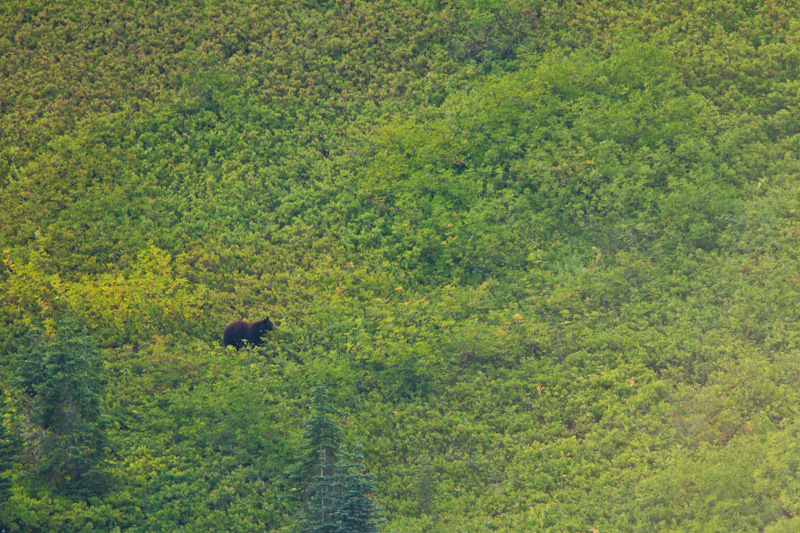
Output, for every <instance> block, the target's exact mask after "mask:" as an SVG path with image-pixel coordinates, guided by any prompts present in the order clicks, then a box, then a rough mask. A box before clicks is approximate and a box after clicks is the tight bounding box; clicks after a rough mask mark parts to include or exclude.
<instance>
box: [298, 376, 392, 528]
mask: <svg viewBox="0 0 800 533" xmlns="http://www.w3.org/2000/svg"><path fill="white" fill-rule="evenodd" d="M310 408H311V416H310V417H309V419H308V420H307V421H306V423H305V432H304V433H303V437H304V438H305V440H306V443H305V444H304V445H303V446H302V447H301V450H302V451H303V452H304V453H303V454H302V455H301V456H300V457H298V463H297V464H298V467H297V470H298V472H299V473H300V474H304V475H305V478H304V479H305V483H304V486H305V491H304V494H305V496H306V502H305V507H304V509H303V517H302V520H301V528H302V531H304V532H308V533H345V532H371V531H377V530H378V529H377V528H378V523H379V519H380V516H379V512H378V507H377V506H376V505H375V502H374V501H373V500H372V499H371V498H370V494H371V493H372V492H373V490H374V488H375V484H376V482H375V476H374V475H372V474H368V473H366V472H365V467H364V463H363V456H362V454H361V446H360V445H358V446H357V447H356V448H355V450H354V451H352V452H347V451H345V450H343V449H342V448H341V439H342V432H341V429H340V428H339V426H338V424H337V423H336V421H335V420H334V419H333V416H332V415H333V413H334V410H333V408H332V407H331V405H330V402H329V400H328V391H327V389H325V387H323V386H321V385H317V386H316V387H315V388H314V390H313V391H312V401H311V404H310Z"/></svg>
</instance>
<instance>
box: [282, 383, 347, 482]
mask: <svg viewBox="0 0 800 533" xmlns="http://www.w3.org/2000/svg"><path fill="white" fill-rule="evenodd" d="M309 408H310V410H311V416H310V417H309V418H308V420H306V421H305V424H304V425H305V430H304V431H303V439H304V441H305V443H304V444H303V445H302V446H300V452H301V453H300V456H299V457H298V458H297V466H296V472H295V476H294V477H295V481H296V482H297V483H298V484H300V485H304V486H306V487H308V486H309V485H310V483H311V482H312V481H313V480H314V479H315V478H316V477H317V476H322V477H326V476H327V475H329V473H330V472H329V470H330V469H331V468H332V467H333V465H334V463H335V462H336V456H337V454H338V453H339V448H340V446H341V441H342V430H341V429H340V428H339V425H338V424H337V423H336V420H334V418H333V415H334V414H335V411H334V409H333V407H331V404H330V400H329V398H328V389H326V388H325V387H323V386H322V385H320V384H317V386H316V387H314V389H313V390H312V391H311V403H310V404H309Z"/></svg>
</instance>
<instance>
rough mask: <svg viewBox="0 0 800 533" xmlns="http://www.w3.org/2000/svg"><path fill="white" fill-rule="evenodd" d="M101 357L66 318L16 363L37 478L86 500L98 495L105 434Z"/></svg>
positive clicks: (87, 338)
mask: <svg viewBox="0 0 800 533" xmlns="http://www.w3.org/2000/svg"><path fill="white" fill-rule="evenodd" d="M100 367H101V365H100V358H99V354H98V352H97V349H96V347H95V345H94V344H93V343H92V341H91V338H90V337H89V336H88V335H87V334H86V332H85V331H79V330H76V329H75V328H74V327H73V324H72V322H71V320H69V319H65V320H64V321H62V323H60V324H59V325H58V327H57V328H56V330H55V333H54V334H53V335H52V336H51V337H48V336H45V335H43V334H38V335H37V336H36V337H35V340H34V346H33V348H32V349H31V350H30V352H29V353H27V354H23V355H22V356H21V359H20V364H19V379H18V383H19V385H20V386H21V387H22V389H23V391H24V392H25V393H27V396H28V399H29V401H28V405H27V420H26V421H25V422H26V423H27V425H28V426H29V430H30V431H29V437H28V438H27V441H26V443H25V444H26V446H27V449H28V451H29V452H30V456H31V457H32V459H33V461H34V463H35V467H34V468H33V471H32V473H33V474H34V475H35V478H36V480H42V481H45V482H47V483H49V484H50V485H51V486H52V487H53V488H54V489H55V490H56V491H57V492H59V493H62V494H65V495H70V496H75V497H83V498H86V497H88V496H91V495H93V494H97V493H99V492H101V491H102V489H103V487H104V485H105V475H104V472H103V470H102V465H103V456H104V451H105V446H106V433H105V428H104V420H103V415H102V411H101V406H100V399H101V396H102V392H103V389H104V383H103V382H102V380H101V379H100Z"/></svg>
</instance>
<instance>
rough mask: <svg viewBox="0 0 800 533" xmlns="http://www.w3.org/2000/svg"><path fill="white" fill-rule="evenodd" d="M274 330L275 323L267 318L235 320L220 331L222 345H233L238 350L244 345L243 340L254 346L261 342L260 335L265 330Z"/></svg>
mask: <svg viewBox="0 0 800 533" xmlns="http://www.w3.org/2000/svg"><path fill="white" fill-rule="evenodd" d="M274 330H275V324H273V323H272V322H271V321H270V319H269V318H265V319H264V320H261V321H259V322H245V321H244V320H237V321H236V322H231V323H230V324H228V325H227V326H225V331H224V332H223V333H222V345H223V346H235V347H236V349H237V350H238V349H239V348H241V347H243V346H244V341H247V342H249V343H250V344H252V345H254V346H258V345H260V344H261V342H262V341H261V335H263V334H264V333H265V332H267V331H274Z"/></svg>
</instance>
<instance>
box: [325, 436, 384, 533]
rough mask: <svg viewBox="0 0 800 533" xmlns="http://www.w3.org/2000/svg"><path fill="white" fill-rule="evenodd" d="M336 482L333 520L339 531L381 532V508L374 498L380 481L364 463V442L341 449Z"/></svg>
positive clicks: (342, 532) (336, 467) (334, 485)
mask: <svg viewBox="0 0 800 533" xmlns="http://www.w3.org/2000/svg"><path fill="white" fill-rule="evenodd" d="M332 478H333V481H332V483H331V485H332V488H333V498H332V499H333V508H334V512H333V522H334V524H335V528H334V530H333V531H336V532H337V533H345V532H363V533H367V532H372V531H378V525H379V523H380V521H381V516H380V509H379V508H378V505H377V504H376V503H375V500H374V499H373V498H372V497H371V495H372V493H373V492H374V491H375V486H376V485H377V481H376V479H375V474H370V473H368V472H367V471H366V466H364V456H363V455H362V447H361V444H356V446H355V447H354V448H353V450H352V451H350V452H344V451H343V452H341V453H340V459H339V460H338V461H337V462H336V465H335V468H334V472H333V476H332Z"/></svg>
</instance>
